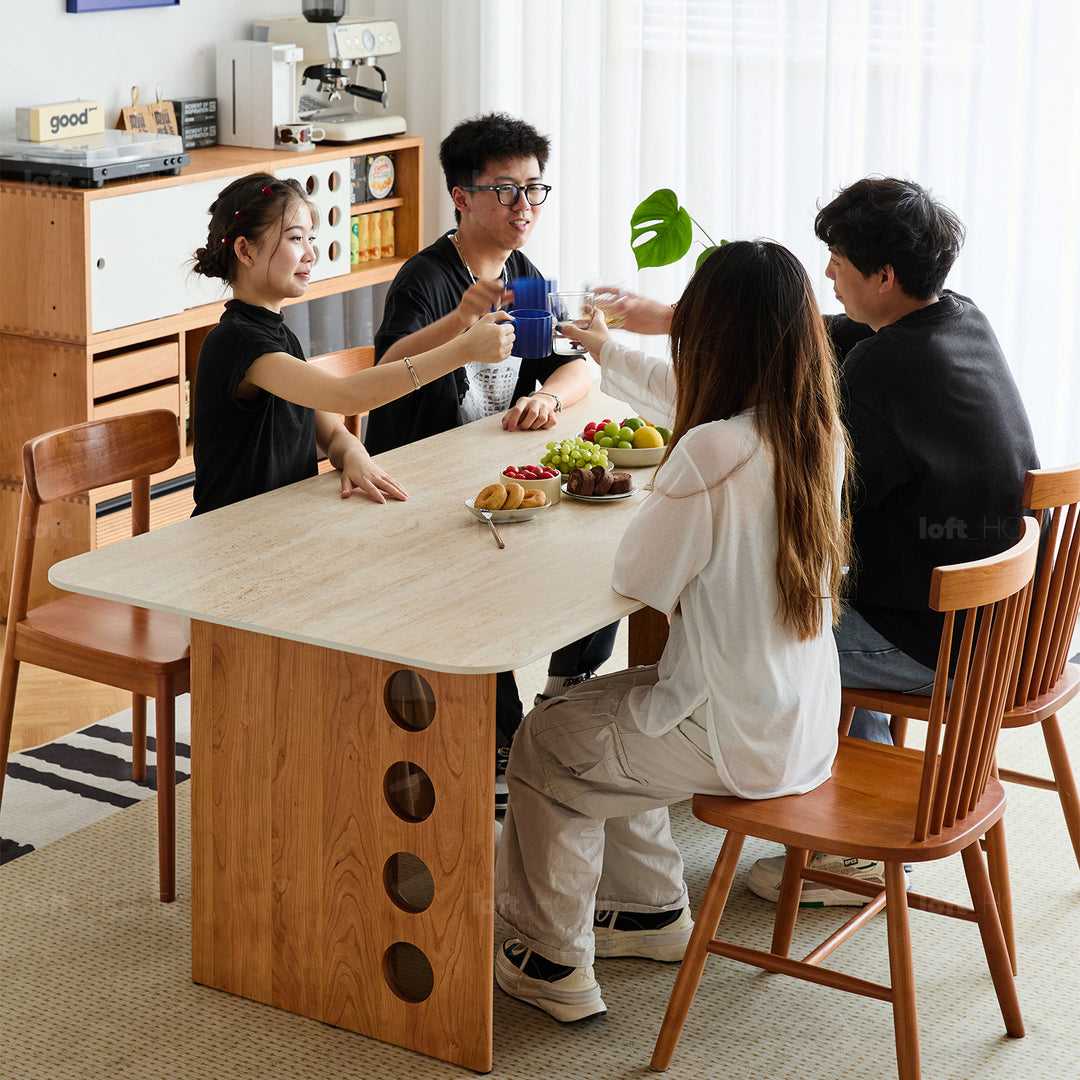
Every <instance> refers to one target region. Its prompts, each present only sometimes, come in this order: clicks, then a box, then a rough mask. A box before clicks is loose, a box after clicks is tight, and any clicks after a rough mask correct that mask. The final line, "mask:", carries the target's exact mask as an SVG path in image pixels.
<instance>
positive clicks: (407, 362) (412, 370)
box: [403, 356, 420, 390]
mask: <svg viewBox="0 0 1080 1080" xmlns="http://www.w3.org/2000/svg"><path fill="white" fill-rule="evenodd" d="M403 359H404V361H405V366H406V367H407V368H408V369H409V374H410V375H411V376H412V382H413V389H414V390H419V389H420V376H419V375H417V374H416V368H414V367H413V366H412V361H411V360H410V359H409V358H408V357H407V356H406V357H403Z"/></svg>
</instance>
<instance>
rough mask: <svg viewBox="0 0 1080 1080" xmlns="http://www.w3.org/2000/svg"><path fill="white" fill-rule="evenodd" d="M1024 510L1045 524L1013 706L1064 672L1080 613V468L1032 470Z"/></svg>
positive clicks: (1012, 693)
mask: <svg viewBox="0 0 1080 1080" xmlns="http://www.w3.org/2000/svg"><path fill="white" fill-rule="evenodd" d="M1023 501H1024V506H1025V507H1026V508H1027V509H1029V510H1031V511H1033V512H1034V513H1035V514H1036V515H1037V518H1038V520H1039V522H1040V524H1045V525H1046V536H1045V538H1044V543H1043V553H1042V557H1041V558H1040V560H1039V568H1038V572H1037V573H1036V576H1035V583H1034V585H1033V587H1032V600H1031V608H1030V611H1029V613H1028V614H1027V619H1026V631H1025V635H1024V643H1023V648H1022V650H1021V652H1020V654H1019V655H1018V659H1017V662H1016V665H1015V678H1014V681H1013V686H1012V689H1011V691H1010V696H1009V708H1023V707H1024V706H1025V705H1026V704H1027V703H1028V702H1030V701H1032V700H1034V699H1036V698H1038V697H1040V696H1041V695H1043V694H1046V693H1049V692H1050V691H1051V690H1052V689H1053V687H1054V686H1055V684H1056V683H1057V682H1058V680H1059V679H1060V678H1061V676H1062V674H1063V673H1064V671H1065V665H1066V663H1067V662H1068V659H1069V652H1070V647H1071V644H1072V636H1073V632H1074V630H1075V629H1076V620H1077V615H1078V612H1080V505H1078V504H1080V465H1071V466H1066V467H1062V468H1057V469H1033V470H1032V471H1031V472H1029V473H1028V474H1027V477H1026V479H1025V482H1024V494H1023Z"/></svg>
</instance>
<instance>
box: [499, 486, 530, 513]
mask: <svg viewBox="0 0 1080 1080" xmlns="http://www.w3.org/2000/svg"><path fill="white" fill-rule="evenodd" d="M524 498H525V489H524V488H523V487H522V486H521V485H520V484H507V485H506V501H505V502H504V503H503V504H502V506H501V507H500V509H502V510H516V509H517V508H518V507H519V506H520V505H521V500H522V499H524Z"/></svg>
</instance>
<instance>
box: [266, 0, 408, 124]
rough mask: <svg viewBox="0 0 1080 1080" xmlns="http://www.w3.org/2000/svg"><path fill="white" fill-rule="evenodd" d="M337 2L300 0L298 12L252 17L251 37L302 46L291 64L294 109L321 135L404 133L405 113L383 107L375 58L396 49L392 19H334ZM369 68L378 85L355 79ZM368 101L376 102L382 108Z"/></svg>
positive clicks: (384, 88) (398, 46)
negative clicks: (298, 57) (320, 130)
mask: <svg viewBox="0 0 1080 1080" xmlns="http://www.w3.org/2000/svg"><path fill="white" fill-rule="evenodd" d="M339 6H340V7H343V4H342V5H336V4H335V3H334V2H333V0H305V4H304V15H303V16H302V17H294V18H282V19H261V20H256V22H255V38H256V39H257V40H259V41H263V42H269V43H272V44H290V45H295V46H298V47H299V48H301V49H302V50H303V56H304V59H303V63H302V64H298V65H297V68H296V84H295V97H294V102H295V106H296V108H295V112H296V114H297V115H298V116H299V117H300V119H301V120H310V121H311V122H312V123H314V124H317V125H318V126H319V127H321V128H323V129H324V130H325V131H326V139H327V140H329V141H331V142H346V143H349V142H359V141H360V140H362V139H375V138H380V137H382V136H386V135H401V134H404V132H405V118H404V117H403V116H397V115H394V114H392V113H390V112H389V111H388V92H387V83H386V72H385V71H383V69H382V68H381V67H379V66H378V64H377V63H376V61H377V60H378V59H379V58H380V57H383V56H393V55H395V54H396V53H399V52H401V38H400V37H399V35H398V28H397V24H396V23H395V22H393V21H392V20H390V19H343V18H340V17H339V18H335V17H334V15H335V12H337V11H338V7H339ZM369 71H371V72H374V73H375V74H376V75H377V76H378V77H379V80H380V85H379V86H377V87H376V86H370V85H364V83H363V82H362V81H361V80H362V79H363V78H364V77H365V76H366V75H367V73H368V72H369ZM368 81H370V79H369V80H368ZM368 102H376V103H378V104H380V105H382V111H379V110H377V109H374V110H373V109H372V107H371V105H369V104H367V103H368Z"/></svg>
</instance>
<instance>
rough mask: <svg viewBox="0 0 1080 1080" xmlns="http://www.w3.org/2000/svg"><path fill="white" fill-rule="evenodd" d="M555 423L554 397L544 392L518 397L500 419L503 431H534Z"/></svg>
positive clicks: (552, 425)
mask: <svg viewBox="0 0 1080 1080" xmlns="http://www.w3.org/2000/svg"><path fill="white" fill-rule="evenodd" d="M557 423H558V421H557V420H556V419H555V399H554V398H552V397H548V396H547V395H546V394H535V395H530V396H529V397H520V398H518V399H517V401H515V402H514V404H513V405H511V406H510V408H509V409H507V410H506V412H505V413H504V414H503V420H502V426H503V430H505V431H535V430H538V429H540V428H549V427H554V426H555V425H556V424H557Z"/></svg>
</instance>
